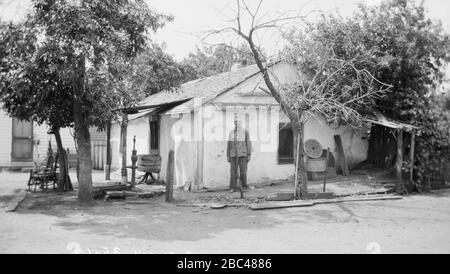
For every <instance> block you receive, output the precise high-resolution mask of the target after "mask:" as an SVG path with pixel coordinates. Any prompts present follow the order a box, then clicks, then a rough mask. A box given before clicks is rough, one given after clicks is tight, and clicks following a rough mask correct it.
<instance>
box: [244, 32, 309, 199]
mask: <svg viewBox="0 0 450 274" xmlns="http://www.w3.org/2000/svg"><path fill="white" fill-rule="evenodd" d="M252 34H253V31H252V32H251V33H250V35H249V36H248V37H246V36H244V35H243V34H241V36H242V37H243V38H244V39H245V40H246V41H247V42H248V45H249V46H250V50H251V51H252V54H253V57H254V59H255V63H256V65H257V66H258V69H259V71H260V73H261V75H262V77H263V79H264V83H265V84H266V86H267V88H268V89H269V91H270V93H271V94H272V96H273V98H275V100H276V101H277V102H278V103H279V104H280V106H281V109H282V110H283V111H284V113H285V114H286V115H287V116H288V117H289V120H290V121H291V123H292V126H293V130H294V144H295V145H294V159H297V158H298V163H296V165H295V166H296V167H295V168H296V170H295V172H296V174H297V176H296V178H297V179H296V180H298V182H297V184H296V189H295V194H296V195H295V196H296V199H302V200H307V199H308V181H307V180H308V177H307V174H306V168H305V157H304V153H303V147H304V124H303V123H301V122H300V121H301V114H300V116H299V114H298V113H297V112H296V111H293V110H291V109H290V108H289V105H288V103H287V102H285V101H284V100H283V98H282V96H281V94H280V93H279V91H278V89H277V88H276V87H275V85H274V84H273V82H272V79H271V78H270V74H269V72H268V68H267V67H266V64H264V61H263V56H261V54H260V52H259V51H258V49H257V47H256V45H255V43H254V42H253V37H252ZM297 138H300V149H299V152H300V153H299V154H300V155H299V157H297V145H296V144H297V143H298V141H297V140H298V139H297ZM296 162H297V161H296Z"/></svg>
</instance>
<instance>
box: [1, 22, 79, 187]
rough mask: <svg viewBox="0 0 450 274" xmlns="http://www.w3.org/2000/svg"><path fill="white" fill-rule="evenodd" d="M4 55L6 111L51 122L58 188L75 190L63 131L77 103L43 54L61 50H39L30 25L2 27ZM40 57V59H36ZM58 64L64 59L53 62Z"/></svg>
mask: <svg viewBox="0 0 450 274" xmlns="http://www.w3.org/2000/svg"><path fill="white" fill-rule="evenodd" d="M0 31H1V37H2V39H1V41H0V43H1V44H2V47H1V48H2V50H1V51H0V55H1V56H2V58H1V60H2V61H0V68H1V69H0V79H1V80H2V81H1V82H2V84H1V86H0V90H1V92H0V99H1V101H2V102H3V108H4V109H6V111H7V112H8V113H9V114H11V115H13V116H15V117H17V118H20V119H23V120H30V121H35V122H37V123H38V124H44V123H47V124H48V125H50V127H51V133H53V134H54V135H55V139H56V143H57V146H58V153H59V157H58V159H59V165H60V167H61V168H60V178H59V181H58V183H59V184H58V187H59V189H60V190H62V191H67V190H72V185H71V183H70V180H68V178H69V177H68V173H67V172H68V170H66V168H64V167H66V166H67V165H66V161H67V159H66V157H65V150H64V148H63V144H62V141H61V136H60V134H59V129H60V128H64V127H70V126H72V124H73V120H72V117H71V108H72V105H73V100H70V99H71V98H65V97H64V95H65V94H66V93H67V92H69V90H70V87H69V83H67V82H63V81H61V79H60V78H59V77H58V75H57V72H56V70H55V67H54V66H52V65H51V64H50V62H49V61H50V59H49V58H41V53H42V52H46V51H57V50H58V49H57V48H53V49H52V48H50V47H51V45H49V44H47V45H44V46H42V47H40V48H37V47H35V44H36V43H37V37H36V36H35V35H34V34H33V33H32V32H30V31H29V29H28V26H27V25H26V24H19V25H11V24H9V25H6V24H4V25H2V26H1V27H0ZM36 56H38V57H36ZM52 62H54V63H55V64H56V65H58V64H61V63H63V62H64V61H63V60H58V61H57V60H55V59H53V61H52Z"/></svg>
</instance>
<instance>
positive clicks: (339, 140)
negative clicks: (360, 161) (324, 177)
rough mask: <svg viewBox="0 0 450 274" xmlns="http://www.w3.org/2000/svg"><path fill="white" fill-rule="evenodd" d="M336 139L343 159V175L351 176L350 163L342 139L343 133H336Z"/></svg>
mask: <svg viewBox="0 0 450 274" xmlns="http://www.w3.org/2000/svg"><path fill="white" fill-rule="evenodd" d="M334 140H335V142H336V146H337V149H338V153H339V156H340V159H341V161H340V162H341V169H342V175H344V176H349V175H350V172H349V170H348V164H347V157H345V152H344V147H343V145H342V139H341V135H335V136H334Z"/></svg>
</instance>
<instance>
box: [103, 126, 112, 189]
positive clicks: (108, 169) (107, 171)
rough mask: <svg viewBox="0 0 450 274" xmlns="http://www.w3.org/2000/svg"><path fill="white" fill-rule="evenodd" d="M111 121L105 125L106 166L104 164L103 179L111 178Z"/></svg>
mask: <svg viewBox="0 0 450 274" xmlns="http://www.w3.org/2000/svg"><path fill="white" fill-rule="evenodd" d="M111 161H112V157H111V122H109V123H108V125H107V127H106V166H105V180H107V181H109V180H111Z"/></svg>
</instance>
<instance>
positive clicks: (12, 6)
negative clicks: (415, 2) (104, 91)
mask: <svg viewBox="0 0 450 274" xmlns="http://www.w3.org/2000/svg"><path fill="white" fill-rule="evenodd" d="M146 1H147V3H148V4H149V5H150V6H151V7H154V8H155V9H157V10H159V11H161V12H164V13H169V14H171V15H173V16H174V17H175V20H174V21H173V22H172V23H169V24H168V25H167V26H166V27H165V28H164V29H162V30H160V31H158V33H157V34H156V39H157V40H158V41H159V42H164V43H165V44H166V45H167V52H168V53H170V54H172V55H174V56H175V57H176V58H177V59H182V58H183V57H185V56H186V55H187V54H189V52H192V51H194V50H195V47H196V46H201V45H202V43H201V42H200V41H199V37H201V32H203V31H207V30H210V29H218V28H220V27H223V26H225V25H226V24H227V23H226V21H227V20H228V19H227V17H228V18H229V17H230V16H233V15H234V14H235V13H234V12H233V10H232V9H231V7H235V0H146ZM255 1H257V0H247V2H248V3H249V5H252V4H254V3H255ZM358 2H366V3H367V2H368V3H377V2H379V0H334V1H332V0H328V1H327V0H310V1H307V0H265V1H264V4H263V7H262V9H261V14H265V13H267V12H268V11H270V12H274V11H279V12H282V11H287V10H299V9H300V8H302V7H303V13H304V14H306V13H308V12H310V11H313V10H316V9H321V10H324V11H333V10H339V11H340V12H341V13H342V14H343V15H350V14H351V13H352V11H354V10H355V8H356V4H357V3H358ZM28 5H29V0H0V18H1V19H2V20H20V19H21V18H23V16H24V14H25V13H26V7H27V6H28ZM425 6H426V8H427V9H428V11H429V15H430V17H431V18H434V19H438V20H441V21H442V22H443V24H444V27H445V29H446V30H447V31H448V32H450V1H448V0H425ZM271 37H272V36H271ZM224 39H225V40H227V41H228V40H230V39H229V38H228V37H226V38H224ZM266 40H270V39H266ZM272 40H275V39H272ZM208 41H209V42H211V43H219V42H223V39H222V40H221V39H219V37H215V38H212V40H211V39H210V40H208ZM276 42H277V41H273V43H274V44H276ZM270 51H271V49H269V53H270Z"/></svg>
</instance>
